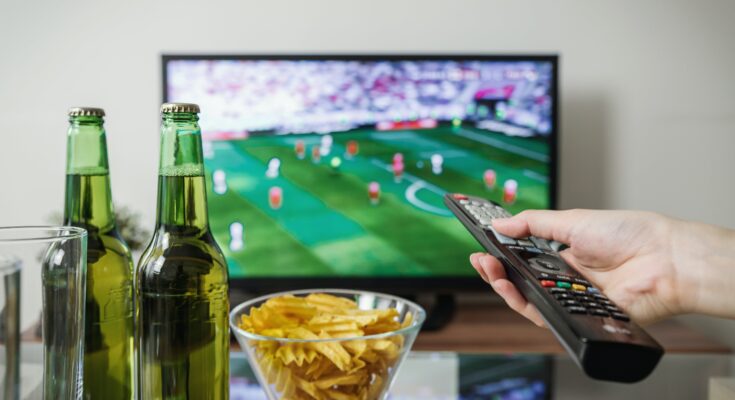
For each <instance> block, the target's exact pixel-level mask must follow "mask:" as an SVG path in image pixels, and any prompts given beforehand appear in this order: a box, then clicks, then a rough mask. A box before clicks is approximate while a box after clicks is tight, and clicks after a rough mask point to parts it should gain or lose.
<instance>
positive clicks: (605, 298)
mask: <svg viewBox="0 0 735 400" xmlns="http://www.w3.org/2000/svg"><path fill="white" fill-rule="evenodd" d="M592 297H594V298H596V299H600V300H607V297H605V295H604V294H601V293H593V294H592Z"/></svg>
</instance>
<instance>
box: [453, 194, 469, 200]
mask: <svg viewBox="0 0 735 400" xmlns="http://www.w3.org/2000/svg"><path fill="white" fill-rule="evenodd" d="M452 197H454V198H455V199H457V200H467V196H465V195H463V194H461V193H455V194H453V195H452Z"/></svg>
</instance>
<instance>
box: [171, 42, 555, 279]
mask: <svg viewBox="0 0 735 400" xmlns="http://www.w3.org/2000/svg"><path fill="white" fill-rule="evenodd" d="M162 67H163V68H162V69H163V100H164V101H167V102H191V103H197V104H199V105H200V107H201V110H202V111H201V114H200V124H201V127H202V137H203V151H204V159H205V167H206V171H207V185H208V186H207V190H208V201H209V220H210V223H211V229H212V231H213V234H214V236H215V238H216V240H217V242H218V243H219V244H220V246H221V248H222V250H223V251H224V253H225V255H226V257H227V262H228V267H229V272H230V279H231V286H232V287H233V288H240V289H243V290H254V291H259V290H262V291H266V290H279V289H291V288H294V289H295V288H314V287H349V288H366V289H380V290H387V291H393V292H400V291H416V290H418V289H422V290H435V291H456V290H466V289H479V288H483V287H485V286H484V284H483V283H482V281H481V280H480V279H479V278H478V277H477V275H476V273H475V271H474V270H473V269H472V267H471V266H470V265H469V262H468V256H469V254H470V253H472V252H475V251H479V250H481V248H480V247H479V245H478V244H477V243H476V242H475V240H474V239H473V238H472V237H471V235H470V234H469V233H468V232H466V231H465V229H464V228H463V227H462V226H461V224H460V223H459V222H458V221H456V220H455V218H454V217H453V216H452V215H451V213H450V212H449V211H448V210H447V209H446V208H445V206H444V205H443V203H442V196H443V195H444V194H445V193H446V192H462V193H467V194H472V195H479V196H485V197H488V198H490V199H493V200H495V201H497V202H499V203H501V204H503V205H504V206H505V207H506V208H508V209H509V210H510V211H511V212H513V213H516V212H519V211H521V210H524V209H528V208H535V209H547V208H554V206H555V198H556V186H557V168H556V166H557V139H558V134H559V132H558V119H557V116H558V106H559V99H558V95H557V86H558V81H557V76H558V62H557V56H555V55H479V54H478V55H292V54H289V55H164V56H163V57H162Z"/></svg>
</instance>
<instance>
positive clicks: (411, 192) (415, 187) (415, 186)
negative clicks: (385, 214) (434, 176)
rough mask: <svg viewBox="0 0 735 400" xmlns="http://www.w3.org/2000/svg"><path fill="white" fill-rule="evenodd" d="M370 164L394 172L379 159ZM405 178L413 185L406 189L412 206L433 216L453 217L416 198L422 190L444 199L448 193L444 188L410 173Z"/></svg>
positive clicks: (443, 210) (404, 175) (371, 160)
mask: <svg viewBox="0 0 735 400" xmlns="http://www.w3.org/2000/svg"><path fill="white" fill-rule="evenodd" d="M370 162H371V163H373V165H376V166H378V167H380V168H382V169H384V170H386V171H388V172H393V171H392V168H391V167H390V165H388V164H386V163H384V162H382V161H380V160H378V159H375V158H373V159H370ZM403 178H404V179H406V180H407V181H409V182H411V185H410V186H409V187H408V188H406V200H408V201H409V202H410V203H411V204H413V205H415V206H416V207H418V208H420V209H422V210H425V211H428V212H430V213H433V214H438V215H441V216H450V215H451V213H450V212H449V210H445V209H442V208H439V207H434V206H432V205H431V204H427V203H425V202H423V201H421V200H419V199H418V197H416V192H418V191H419V190H420V189H427V190H430V191H432V192H434V193H436V194H438V195H439V196H440V197H443V196H444V194H445V193H446V192H447V191H446V190H444V189H442V188H440V187H438V186H436V185H432V184H431V183H429V182H426V181H425V180H423V179H421V178H419V177H417V176H414V175H411V174H408V173H404V174H403Z"/></svg>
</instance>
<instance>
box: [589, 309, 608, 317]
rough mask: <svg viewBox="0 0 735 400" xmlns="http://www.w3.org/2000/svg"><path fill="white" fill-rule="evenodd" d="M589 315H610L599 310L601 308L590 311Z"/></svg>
mask: <svg viewBox="0 0 735 400" xmlns="http://www.w3.org/2000/svg"><path fill="white" fill-rule="evenodd" d="M590 314H592V315H597V316H599V317H609V316H610V313H609V312H607V311H605V310H603V309H601V308H593V309H591V310H590Z"/></svg>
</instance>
